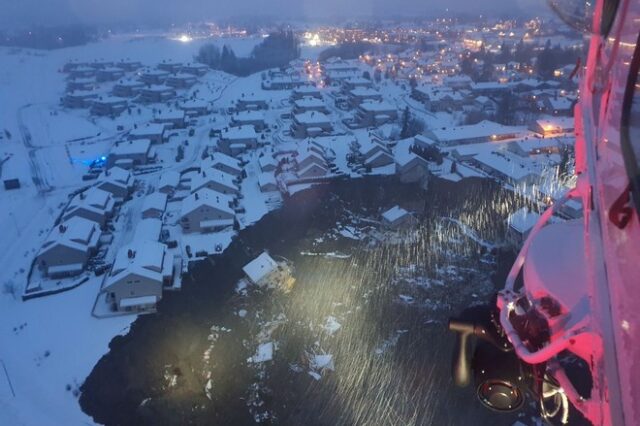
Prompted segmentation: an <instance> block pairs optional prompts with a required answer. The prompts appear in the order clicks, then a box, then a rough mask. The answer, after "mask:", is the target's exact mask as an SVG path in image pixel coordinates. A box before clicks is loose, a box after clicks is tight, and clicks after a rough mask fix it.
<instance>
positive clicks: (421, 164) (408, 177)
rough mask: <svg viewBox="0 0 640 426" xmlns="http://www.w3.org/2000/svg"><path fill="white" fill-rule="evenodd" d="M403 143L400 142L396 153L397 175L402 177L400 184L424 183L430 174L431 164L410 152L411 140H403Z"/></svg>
mask: <svg viewBox="0 0 640 426" xmlns="http://www.w3.org/2000/svg"><path fill="white" fill-rule="evenodd" d="M414 140H416V139H414ZM405 141H406V142H405ZM401 142H402V143H401ZM401 142H398V145H396V147H395V151H394V157H395V162H396V174H397V175H398V176H399V177H400V182H403V183H411V182H420V181H422V180H423V179H424V178H425V177H426V176H428V174H429V163H427V161H426V160H425V159H424V158H422V157H420V156H418V155H416V154H414V153H413V152H410V151H409V146H411V143H410V142H411V140H403V141H401Z"/></svg>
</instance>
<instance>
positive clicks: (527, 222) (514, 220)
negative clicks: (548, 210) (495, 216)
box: [507, 207, 540, 234]
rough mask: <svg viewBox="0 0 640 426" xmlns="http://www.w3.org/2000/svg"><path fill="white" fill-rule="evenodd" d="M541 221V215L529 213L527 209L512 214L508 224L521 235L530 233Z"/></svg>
mask: <svg viewBox="0 0 640 426" xmlns="http://www.w3.org/2000/svg"><path fill="white" fill-rule="evenodd" d="M538 219H540V215H539V214H538V213H535V212H531V211H529V209H527V208H526V207H523V208H521V209H520V210H517V211H515V212H514V213H511V214H510V215H509V217H508V218H507V223H508V224H509V226H510V227H512V228H513V229H514V230H516V231H518V232H519V233H521V234H525V233H526V232H528V231H529V230H530V229H531V228H533V226H534V225H535V224H536V222H538Z"/></svg>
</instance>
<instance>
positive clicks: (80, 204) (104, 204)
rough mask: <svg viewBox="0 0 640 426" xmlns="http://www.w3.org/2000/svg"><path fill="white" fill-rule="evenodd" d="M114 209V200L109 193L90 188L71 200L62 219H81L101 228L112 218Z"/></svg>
mask: <svg viewBox="0 0 640 426" xmlns="http://www.w3.org/2000/svg"><path fill="white" fill-rule="evenodd" d="M114 207H115V200H114V198H113V196H112V195H111V193H109V192H107V191H103V190H102V189H99V188H96V187H91V188H89V189H87V190H86V191H83V192H80V193H79V194H76V195H75V196H74V197H73V198H72V199H71V202H70V203H69V205H68V206H67V209H66V210H65V212H64V214H63V216H62V219H63V220H65V221H66V220H69V219H71V218H72V217H82V218H85V219H87V220H90V221H93V222H95V223H97V224H98V225H100V226H101V227H103V226H104V225H105V224H106V222H107V220H108V219H109V218H111V217H112V216H113V212H114Z"/></svg>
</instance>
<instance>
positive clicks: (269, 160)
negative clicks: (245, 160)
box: [258, 155, 278, 169]
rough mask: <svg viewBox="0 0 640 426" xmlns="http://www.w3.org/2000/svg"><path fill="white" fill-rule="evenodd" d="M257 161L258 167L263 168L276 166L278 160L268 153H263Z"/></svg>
mask: <svg viewBox="0 0 640 426" xmlns="http://www.w3.org/2000/svg"><path fill="white" fill-rule="evenodd" d="M258 163H259V164H260V168H261V169H264V168H265V167H267V166H277V165H278V162H277V161H276V160H275V158H273V157H272V156H270V155H263V156H262V157H260V158H259V159H258Z"/></svg>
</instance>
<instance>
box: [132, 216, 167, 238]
mask: <svg viewBox="0 0 640 426" xmlns="http://www.w3.org/2000/svg"><path fill="white" fill-rule="evenodd" d="M161 233H162V220H160V219H158V218H153V217H152V218H147V219H142V220H141V221H139V222H138V223H137V225H136V230H135V232H134V234H133V241H160V234H161Z"/></svg>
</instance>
